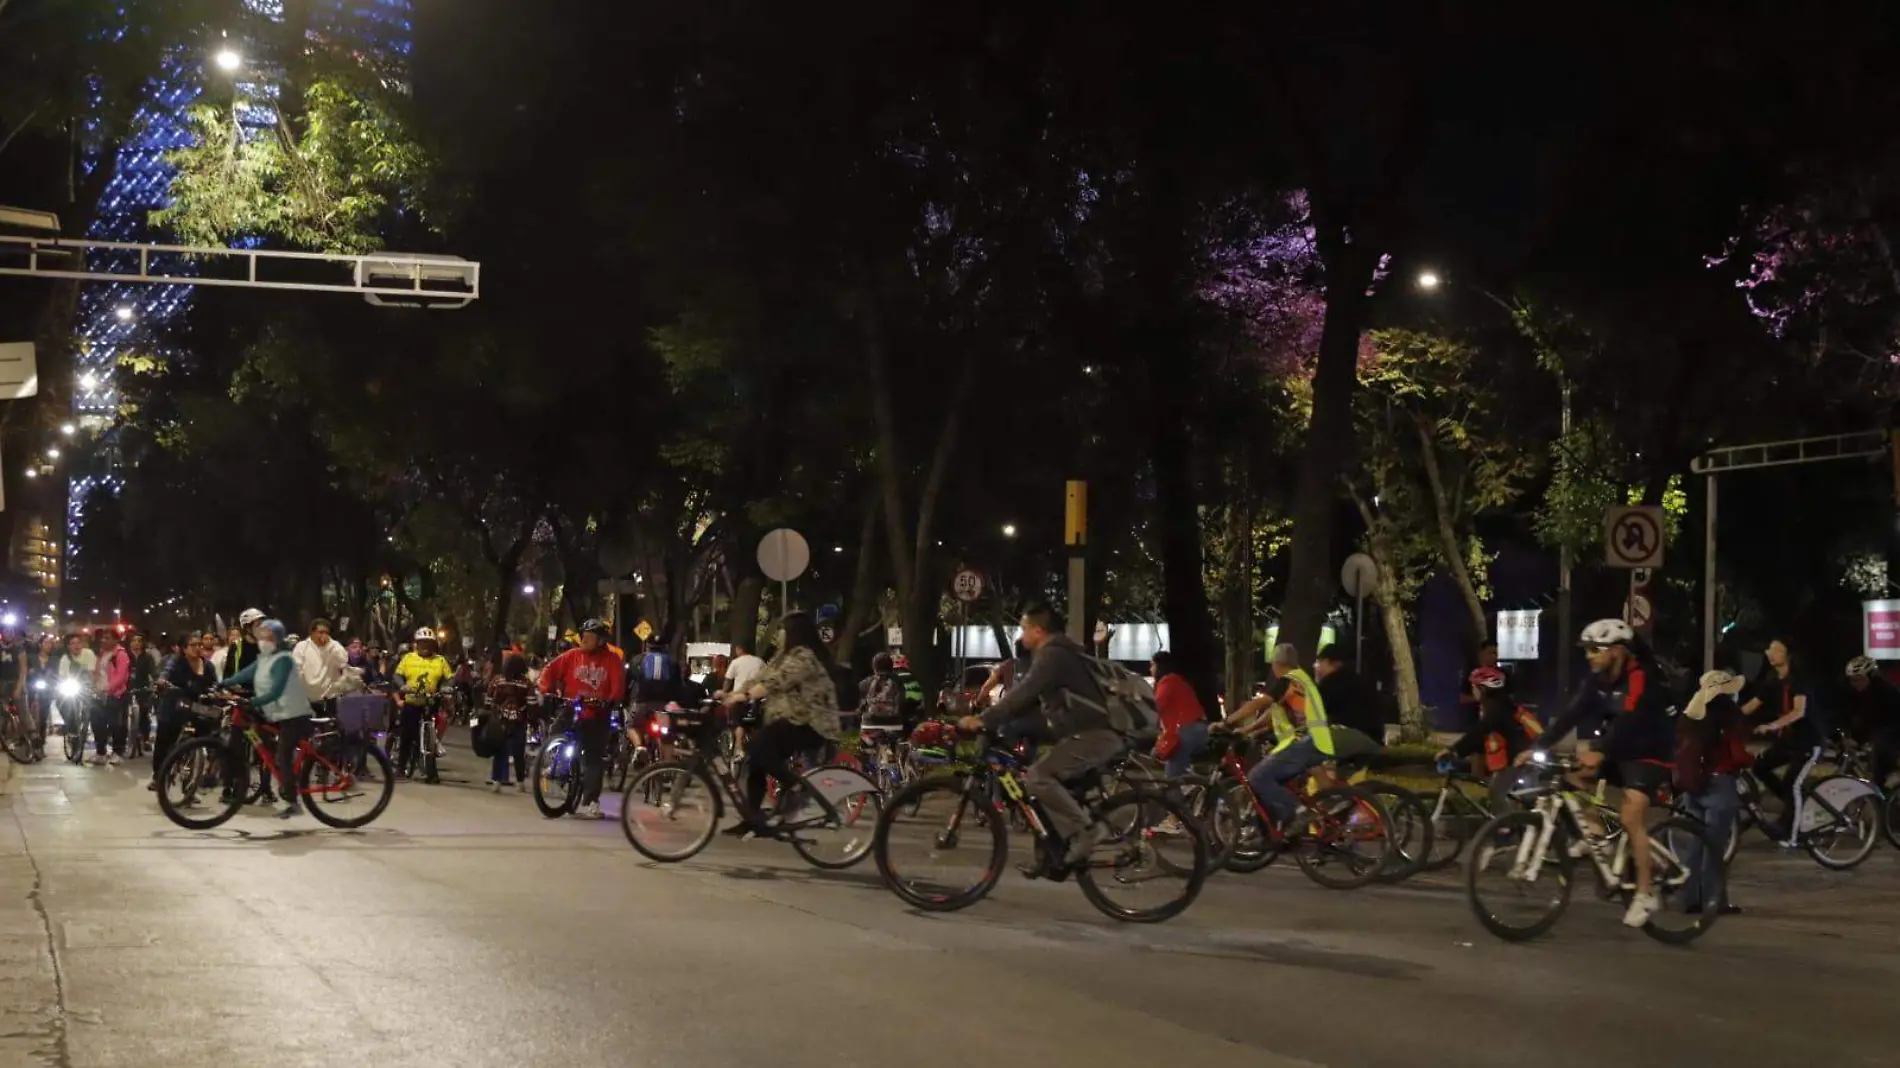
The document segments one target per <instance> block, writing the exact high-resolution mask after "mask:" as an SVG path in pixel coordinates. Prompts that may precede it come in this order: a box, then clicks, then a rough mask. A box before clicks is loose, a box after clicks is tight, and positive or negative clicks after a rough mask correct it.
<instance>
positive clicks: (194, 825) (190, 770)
mask: <svg viewBox="0 0 1900 1068" xmlns="http://www.w3.org/2000/svg"><path fill="white" fill-rule="evenodd" d="M212 767H216V768H221V769H223V774H222V775H221V776H220V777H219V778H220V780H221V782H220V785H219V786H217V787H209V788H207V787H206V784H204V783H202V782H194V783H193V785H192V787H191V789H190V790H189V791H187V793H186V798H187V799H196V798H197V797H198V796H199V795H200V794H201V793H203V794H205V795H207V797H215V798H216V805H215V806H214V807H212V808H210V809H208V810H207V813H206V814H205V815H203V816H193V815H190V814H188V813H187V812H186V811H185V809H184V808H183V807H181V806H180V805H179V804H178V802H177V801H176V800H175V799H174V798H173V797H172V796H171V790H170V789H169V788H168V786H167V784H168V783H169V782H170V781H171V779H172V777H173V776H174V775H177V774H179V773H180V772H181V771H182V772H183V773H184V774H185V776H186V778H187V779H194V780H195V779H198V778H200V777H201V773H202V770H203V769H205V768H212ZM235 771H236V769H235V768H233V767H232V760H231V754H230V751H229V750H227V749H226V748H225V747H224V740H223V739H221V738H193V739H191V740H190V741H188V742H185V743H183V744H181V745H178V746H174V747H173V748H172V751H171V752H170V753H168V754H166V756H165V762H164V763H163V764H160V765H159V768H158V791H157V792H158V807H159V810H160V811H162V812H164V813H165V818H166V819H168V820H170V821H172V822H173V823H176V824H177V825H178V826H180V827H183V828H185V829H186V830H190V831H208V830H210V829H211V828H213V827H217V826H220V825H222V824H225V823H228V822H230V820H231V817H233V816H236V815H237V814H238V810H239V809H241V808H243V807H244V796H243V795H242V794H241V793H238V792H236V791H232V790H226V789H223V788H222V787H223V785H224V784H228V783H229V782H230V781H231V779H232V776H233V775H234V774H235ZM214 791H215V792H214ZM207 803H209V802H208V801H207Z"/></svg>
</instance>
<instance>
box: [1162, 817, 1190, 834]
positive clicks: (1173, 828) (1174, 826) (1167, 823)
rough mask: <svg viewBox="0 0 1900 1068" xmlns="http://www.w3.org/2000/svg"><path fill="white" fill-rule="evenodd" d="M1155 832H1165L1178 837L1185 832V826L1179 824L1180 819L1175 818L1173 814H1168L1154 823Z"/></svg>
mask: <svg viewBox="0 0 1900 1068" xmlns="http://www.w3.org/2000/svg"><path fill="white" fill-rule="evenodd" d="M1155 833H1156V834H1165V835H1169V836H1172V837H1179V836H1180V835H1184V834H1186V833H1187V828H1186V827H1183V826H1181V821H1180V820H1178V819H1175V818H1174V817H1173V816H1169V817H1167V818H1166V819H1163V820H1162V821H1161V822H1160V823H1158V824H1155Z"/></svg>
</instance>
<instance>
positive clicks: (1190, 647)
mask: <svg viewBox="0 0 1900 1068" xmlns="http://www.w3.org/2000/svg"><path fill="white" fill-rule="evenodd" d="M1146 356H1147V362H1148V395H1149V397H1150V399H1151V401H1152V406H1151V407H1150V409H1149V412H1150V416H1151V419H1152V422H1151V424H1150V426H1151V431H1152V433H1151V438H1152V442H1151V443H1152V447H1153V450H1154V452H1153V460H1154V486H1155V519H1156V525H1157V526H1158V527H1159V531H1158V533H1159V540H1160V546H1159V548H1160V558H1161V610H1162V614H1163V615H1165V616H1166V617H1167V620H1168V630H1169V635H1168V639H1169V644H1170V645H1172V646H1173V647H1174V648H1173V649H1172V650H1171V652H1173V653H1174V660H1175V666H1176V669H1177V670H1178V671H1180V672H1181V674H1182V675H1183V676H1185V677H1186V678H1187V680H1188V682H1189V683H1191V684H1192V685H1193V687H1194V690H1195V692H1196V693H1197V694H1199V695H1200V698H1201V702H1202V703H1203V704H1204V705H1206V706H1207V707H1210V708H1211V707H1213V703H1214V693H1215V689H1214V676H1215V671H1216V667H1217V664H1218V660H1219V655H1220V654H1219V653H1218V652H1217V649H1218V648H1219V646H1218V644H1217V643H1216V641H1215V638H1214V616H1213V612H1212V611H1211V610H1210V609H1209V607H1208V603H1207V573H1206V568H1205V566H1204V561H1203V559H1202V550H1201V508H1200V499H1199V498H1200V494H1199V492H1198V491H1197V487H1198V486H1199V485H1200V479H1199V477H1198V474H1197V472H1196V471H1195V469H1194V448H1193V442H1192V439H1191V433H1192V431H1191V429H1190V428H1191V427H1192V426H1193V425H1194V422H1195V419H1194V412H1193V403H1192V397H1191V396H1190V395H1189V393H1188V381H1187V378H1186V376H1185V375H1183V374H1182V372H1181V366H1180V361H1179V359H1178V358H1170V357H1177V356H1178V354H1177V353H1176V352H1174V351H1173V350H1172V349H1170V350H1168V351H1167V352H1166V353H1165V354H1164V353H1163V352H1162V351H1160V350H1159V349H1158V347H1156V346H1152V345H1151V346H1150V348H1149V352H1148V353H1146Z"/></svg>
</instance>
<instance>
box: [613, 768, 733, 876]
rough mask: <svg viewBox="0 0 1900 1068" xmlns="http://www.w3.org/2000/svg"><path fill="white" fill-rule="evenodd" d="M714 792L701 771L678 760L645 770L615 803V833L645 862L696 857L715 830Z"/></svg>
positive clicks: (716, 804) (716, 798)
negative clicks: (617, 819)
mask: <svg viewBox="0 0 1900 1068" xmlns="http://www.w3.org/2000/svg"><path fill="white" fill-rule="evenodd" d="M719 810H720V804H719V792H718V787H716V786H714V785H713V781H712V779H711V778H709V777H708V776H707V774H706V772H705V770H704V769H703V768H698V767H695V766H693V765H691V764H683V763H679V762H677V761H674V762H669V763H665V764H653V765H650V766H648V767H647V768H646V769H645V770H643V771H641V772H640V774H638V775H635V776H634V777H633V782H631V783H629V784H628V785H627V790H626V792H625V793H624V794H622V795H621V799H620V830H621V833H623V834H625V835H626V836H627V844H628V845H631V846H632V847H633V848H634V849H636V850H638V851H639V853H640V855H641V856H643V857H645V858H647V859H648V860H654V861H658V862H660V863H661V864H672V863H676V862H678V861H682V860H686V859H688V858H690V857H693V856H696V855H697V854H698V853H699V851H700V850H702V849H704V848H706V844H707V843H709V842H711V841H712V837H713V832H714V831H715V830H718V828H719Z"/></svg>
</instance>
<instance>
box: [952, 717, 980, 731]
mask: <svg viewBox="0 0 1900 1068" xmlns="http://www.w3.org/2000/svg"><path fill="white" fill-rule="evenodd" d="M957 730H958V731H959V732H961V733H963V734H982V733H983V717H982V716H964V717H963V718H962V719H959V720H957Z"/></svg>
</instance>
